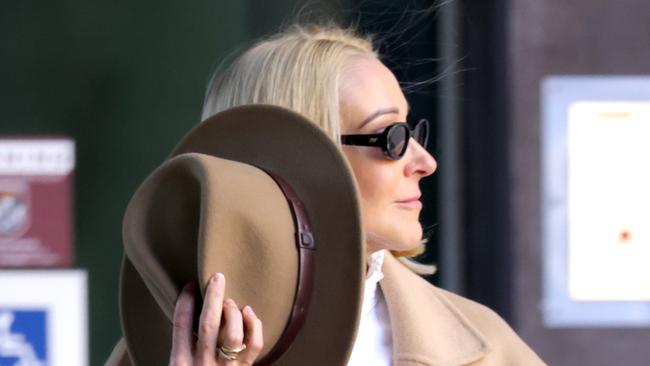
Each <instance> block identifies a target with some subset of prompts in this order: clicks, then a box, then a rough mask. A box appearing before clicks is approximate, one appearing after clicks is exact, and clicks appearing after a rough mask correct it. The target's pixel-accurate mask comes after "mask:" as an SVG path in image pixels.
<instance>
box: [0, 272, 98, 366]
mask: <svg viewBox="0 0 650 366" xmlns="http://www.w3.org/2000/svg"><path fill="white" fill-rule="evenodd" d="M86 282H87V278H86V272H85V271H83V270H30V271H27V270H21V271H13V270H12V271H9V270H7V271H0V289H2V290H1V291H0V365H21V366H85V365H87V364H88V336H87V290H86Z"/></svg>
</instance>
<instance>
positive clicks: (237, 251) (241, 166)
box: [120, 105, 365, 366]
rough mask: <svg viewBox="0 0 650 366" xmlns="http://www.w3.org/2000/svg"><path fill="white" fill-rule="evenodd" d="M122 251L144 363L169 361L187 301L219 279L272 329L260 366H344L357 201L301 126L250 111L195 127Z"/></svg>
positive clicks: (126, 323)
mask: <svg viewBox="0 0 650 366" xmlns="http://www.w3.org/2000/svg"><path fill="white" fill-rule="evenodd" d="M292 192H293V193H292ZM291 202H292V203H291ZM297 223H300V225H297ZM298 239H300V240H298ZM312 239H313V240H312ZM123 240H124V250H125V254H126V255H125V258H124V262H123V267H122V273H121V279H120V312H121V321H122V328H123V332H124V337H125V339H126V344H127V347H128V351H129V354H130V357H131V360H132V362H133V363H134V364H135V365H137V366H142V365H164V364H167V363H168V362H169V350H170V347H171V333H172V323H171V319H172V315H173V311H174V305H175V301H176V298H177V296H178V294H179V292H180V291H181V289H182V288H183V286H184V285H185V284H186V283H188V282H197V283H199V284H200V288H201V293H203V292H204V290H205V286H206V284H207V281H208V279H209V278H210V276H211V275H213V274H214V273H216V272H222V273H224V275H225V276H226V281H227V285H226V296H227V297H231V298H233V299H234V300H235V301H236V302H237V304H239V305H240V306H243V305H250V306H251V307H252V308H253V309H254V310H255V312H256V314H257V315H258V316H259V317H260V319H261V320H262V322H263V327H264V349H263V350H262V353H261V355H260V360H262V362H261V363H263V364H271V363H272V364H274V365H345V364H346V362H347V359H348V357H349V354H350V352H351V350H352V346H353V344H354V340H355V337H356V332H357V327H358V323H359V316H360V308H361V301H362V288H363V276H364V272H365V265H364V251H365V249H364V248H363V231H362V228H361V219H360V208H359V202H358V198H357V192H356V187H355V183H354V178H353V175H352V173H351V170H350V168H349V166H348V164H347V162H346V160H345V158H344V157H343V156H342V154H341V153H340V151H339V149H338V148H337V146H336V145H335V144H334V143H333V142H332V141H331V139H330V138H329V137H327V135H325V133H323V132H322V131H321V130H320V129H319V128H318V127H317V126H315V125H314V124H313V123H311V122H309V121H308V120H306V119H305V118H304V117H302V116H300V115H298V114H296V113H294V112H291V111H289V110H286V109H283V108H280V107H275V106H266V105H250V106H243V107H237V108H233V109H230V110H227V111H224V112H221V113H219V114H217V115H215V116H213V117H211V118H209V119H208V120H206V121H204V122H202V123H201V124H199V125H198V126H197V127H196V128H194V129H193V130H192V131H190V132H189V133H188V134H187V135H186V136H185V137H184V138H183V140H182V141H181V142H180V144H179V145H178V146H177V147H176V149H175V150H174V152H173V153H172V156H171V157H170V158H169V159H168V160H167V161H165V162H164V163H163V164H162V166H160V167H159V168H158V169H156V170H155V171H154V172H153V173H152V174H151V175H150V176H149V177H148V178H147V179H146V180H145V181H144V182H143V183H142V185H141V186H140V187H139V188H138V190H137V191H136V193H135V194H134V196H133V198H132V199H131V201H130V203H129V205H128V208H127V210H126V214H125V216H124V223H123ZM299 246H301V247H302V249H300V250H299V249H298V247H299ZM305 294H306V295H305ZM301 320H302V322H301Z"/></svg>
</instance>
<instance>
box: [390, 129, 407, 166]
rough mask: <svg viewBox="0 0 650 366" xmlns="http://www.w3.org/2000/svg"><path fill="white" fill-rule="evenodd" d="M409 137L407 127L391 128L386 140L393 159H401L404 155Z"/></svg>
mask: <svg viewBox="0 0 650 366" xmlns="http://www.w3.org/2000/svg"><path fill="white" fill-rule="evenodd" d="M409 137H410V134H409V130H408V127H407V126H406V125H394V126H392V127H391V128H390V131H388V136H387V139H386V144H387V146H386V148H387V151H388V154H389V156H390V157H391V158H393V159H399V158H401V157H402V155H404V152H405V151H406V146H407V143H408V139H409Z"/></svg>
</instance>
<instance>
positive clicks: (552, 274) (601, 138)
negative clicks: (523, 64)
mask: <svg viewBox="0 0 650 366" xmlns="http://www.w3.org/2000/svg"><path fill="white" fill-rule="evenodd" d="M542 98H543V100H542V110H543V118H542V120H543V121H542V122H543V141H542V147H543V151H542V158H543V174H542V186H543V220H544V222H543V235H544V240H543V242H544V259H543V260H544V276H543V277H544V321H545V324H546V325H547V326H549V327H575V326H584V327H588V326H601V327H605V326H609V327H625V326H647V325H650V265H649V264H648V263H649V262H650V77H632V76H628V77H570V76H564V77H550V78H547V79H546V80H544V82H543V84H542Z"/></svg>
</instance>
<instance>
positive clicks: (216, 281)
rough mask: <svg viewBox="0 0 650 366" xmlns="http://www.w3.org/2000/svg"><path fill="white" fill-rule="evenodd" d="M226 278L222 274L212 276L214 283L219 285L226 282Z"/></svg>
mask: <svg viewBox="0 0 650 366" xmlns="http://www.w3.org/2000/svg"><path fill="white" fill-rule="evenodd" d="M224 278H225V277H224V276H223V274H222V273H221V272H217V273H216V274H215V275H214V276H212V281H213V282H214V283H219V282H221V281H223V280H224Z"/></svg>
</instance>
